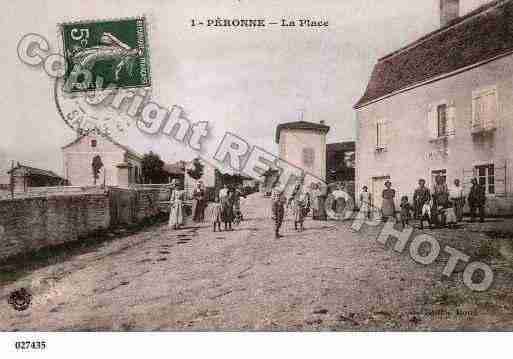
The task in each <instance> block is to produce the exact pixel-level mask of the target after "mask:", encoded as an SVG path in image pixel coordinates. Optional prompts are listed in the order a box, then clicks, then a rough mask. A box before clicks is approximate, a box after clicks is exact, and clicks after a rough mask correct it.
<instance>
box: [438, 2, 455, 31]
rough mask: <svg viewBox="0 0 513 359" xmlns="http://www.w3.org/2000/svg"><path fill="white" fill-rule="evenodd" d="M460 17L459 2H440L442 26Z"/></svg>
mask: <svg viewBox="0 0 513 359" xmlns="http://www.w3.org/2000/svg"><path fill="white" fill-rule="evenodd" d="M459 16H460V1H459V0H440V26H441V27H444V26H446V25H448V24H449V23H451V22H452V21H453V20H456V19H457V18H458V17H459Z"/></svg>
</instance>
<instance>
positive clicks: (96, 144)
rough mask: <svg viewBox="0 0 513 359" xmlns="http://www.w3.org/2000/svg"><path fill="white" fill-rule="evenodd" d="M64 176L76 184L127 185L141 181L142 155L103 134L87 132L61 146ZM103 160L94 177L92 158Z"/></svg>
mask: <svg viewBox="0 0 513 359" xmlns="http://www.w3.org/2000/svg"><path fill="white" fill-rule="evenodd" d="M62 157H63V161H64V167H63V168H64V177H65V178H66V180H68V182H69V183H70V184H71V185H73V186H92V185H95V184H96V185H99V184H104V183H105V185H106V186H126V185H129V184H132V183H140V182H141V160H142V156H141V155H139V154H138V153H137V152H135V151H133V150H131V149H130V148H128V147H126V146H123V145H121V144H119V143H117V142H115V141H113V140H111V139H107V138H106V137H104V136H99V135H94V134H87V135H82V136H79V137H78V138H77V139H76V140H74V141H73V142H71V143H69V144H67V145H66V146H64V147H62ZM95 158H96V159H97V160H98V159H99V160H100V161H101V163H102V166H101V168H100V171H99V174H98V178H96V179H95V178H94V176H93V170H92V164H93V159H95Z"/></svg>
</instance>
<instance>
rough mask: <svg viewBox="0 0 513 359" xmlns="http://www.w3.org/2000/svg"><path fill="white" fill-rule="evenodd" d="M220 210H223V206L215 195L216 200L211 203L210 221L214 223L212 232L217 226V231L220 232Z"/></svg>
mask: <svg viewBox="0 0 513 359" xmlns="http://www.w3.org/2000/svg"><path fill="white" fill-rule="evenodd" d="M222 211H223V207H222V206H221V202H220V201H219V197H216V201H215V202H214V204H213V205H212V222H213V223H214V232H215V231H216V228H219V232H221V212H222Z"/></svg>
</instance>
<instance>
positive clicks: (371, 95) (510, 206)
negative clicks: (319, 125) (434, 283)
mask: <svg viewBox="0 0 513 359" xmlns="http://www.w3.org/2000/svg"><path fill="white" fill-rule="evenodd" d="M458 6H459V1H457V0H441V1H440V21H441V25H442V26H441V28H440V29H438V30H435V31H434V32H432V33H430V34H427V35H425V36H423V37H422V38H420V39H419V40H417V41H415V42H413V43H411V44H409V45H407V46H405V47H403V48H401V49H399V50H397V51H395V52H393V53H391V54H389V55H388V56H385V57H383V58H381V59H379V61H378V63H377V64H376V66H375V68H374V71H373V72H372V75H371V78H370V81H369V83H368V85H367V89H366V90H365V93H364V94H363V96H362V98H361V99H360V100H359V101H358V103H357V104H356V105H355V110H356V114H357V126H358V129H357V133H358V138H357V144H356V181H357V188H361V187H362V186H363V185H367V186H369V189H370V191H371V194H372V196H373V199H374V205H375V206H377V207H380V206H381V197H382V195H381V194H382V190H383V188H384V182H385V181H386V180H390V181H391V182H392V186H393V188H395V189H396V191H397V195H396V200H397V201H399V199H400V198H401V196H402V195H408V196H409V197H410V199H411V197H412V195H413V191H414V189H415V187H416V186H417V181H418V179H419V178H424V179H426V180H427V183H428V185H433V182H434V178H435V177H436V176H437V175H440V176H442V177H444V178H445V179H446V180H447V183H448V184H449V185H452V183H453V181H454V180H455V179H460V180H461V182H462V183H463V186H464V188H465V189H466V190H468V189H469V187H470V180H471V178H472V177H476V178H477V179H478V181H479V182H480V183H481V184H482V185H483V186H484V187H485V188H486V196H487V204H486V205H487V212H488V213H492V214H506V213H513V196H512V194H513V180H512V179H513V151H512V150H511V149H512V148H513V147H512V145H513V117H512V115H511V114H513V97H512V94H513V82H512V81H511V79H512V78H513V25H512V24H513V1H511V0H506V1H505V0H503V1H491V2H489V3H488V4H487V5H484V6H482V7H480V8H478V9H477V10H475V11H472V12H470V13H468V14H467V15H465V16H462V17H459V11H458Z"/></svg>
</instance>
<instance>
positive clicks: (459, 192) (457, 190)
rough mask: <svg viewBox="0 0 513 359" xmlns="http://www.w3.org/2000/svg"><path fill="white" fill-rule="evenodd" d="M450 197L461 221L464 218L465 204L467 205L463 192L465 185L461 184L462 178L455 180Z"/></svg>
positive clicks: (457, 217)
mask: <svg viewBox="0 0 513 359" xmlns="http://www.w3.org/2000/svg"><path fill="white" fill-rule="evenodd" d="M449 198H450V199H451V201H452V202H453V204H454V212H455V214H456V220H457V221H458V222H461V220H462V219H463V206H465V195H464V194H463V187H462V186H461V185H460V180H459V179H457V178H456V179H455V180H454V186H453V187H451V188H450V189H449Z"/></svg>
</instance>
